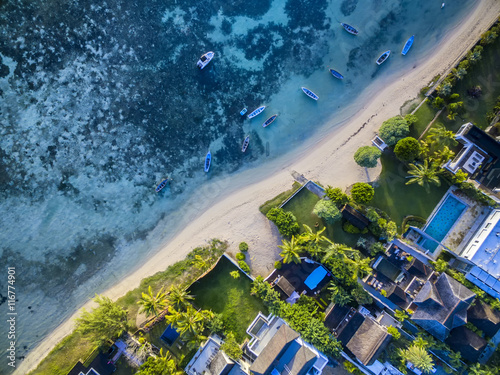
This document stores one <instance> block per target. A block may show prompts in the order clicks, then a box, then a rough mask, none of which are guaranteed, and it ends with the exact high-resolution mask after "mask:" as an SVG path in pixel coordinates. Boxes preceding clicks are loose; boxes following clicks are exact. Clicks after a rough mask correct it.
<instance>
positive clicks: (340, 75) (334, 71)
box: [328, 69, 344, 79]
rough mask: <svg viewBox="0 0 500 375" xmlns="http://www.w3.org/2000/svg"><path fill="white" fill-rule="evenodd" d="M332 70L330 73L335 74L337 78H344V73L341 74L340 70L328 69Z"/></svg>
mask: <svg viewBox="0 0 500 375" xmlns="http://www.w3.org/2000/svg"><path fill="white" fill-rule="evenodd" d="M328 70H329V71H330V73H332V74H333V76H334V77H335V78H338V79H344V76H343V75H342V74H340V73H339V72H337V71H336V70H333V69H328Z"/></svg>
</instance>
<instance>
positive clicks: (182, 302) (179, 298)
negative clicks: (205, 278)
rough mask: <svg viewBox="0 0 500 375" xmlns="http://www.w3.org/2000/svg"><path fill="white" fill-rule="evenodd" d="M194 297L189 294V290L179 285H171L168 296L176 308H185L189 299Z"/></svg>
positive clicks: (168, 299) (169, 301)
mask: <svg viewBox="0 0 500 375" xmlns="http://www.w3.org/2000/svg"><path fill="white" fill-rule="evenodd" d="M193 299H194V296H192V295H190V294H188V292H187V290H185V289H182V288H181V287H179V286H177V285H172V286H171V287H170V292H169V293H168V296H167V302H168V304H169V305H170V306H172V307H173V308H174V309H176V310H180V309H185V308H186V306H187V304H188V303H189V302H188V301H191V300H193Z"/></svg>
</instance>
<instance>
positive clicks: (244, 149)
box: [241, 135, 250, 152]
mask: <svg viewBox="0 0 500 375" xmlns="http://www.w3.org/2000/svg"><path fill="white" fill-rule="evenodd" d="M249 143H250V136H249V135H247V137H246V138H245V140H244V141H243V146H241V151H243V152H245V151H246V150H247V148H248V144H249Z"/></svg>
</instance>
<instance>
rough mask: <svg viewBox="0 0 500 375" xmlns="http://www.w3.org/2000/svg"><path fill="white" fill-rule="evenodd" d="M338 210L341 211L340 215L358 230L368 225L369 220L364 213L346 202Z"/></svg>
mask: <svg viewBox="0 0 500 375" xmlns="http://www.w3.org/2000/svg"><path fill="white" fill-rule="evenodd" d="M340 212H341V213H342V217H343V218H344V219H346V220H347V221H348V222H349V223H351V224H352V225H354V226H355V227H356V228H358V229H359V230H363V229H366V228H367V227H368V225H370V220H368V218H367V217H366V216H365V215H363V214H362V213H361V212H359V211H358V210H356V209H354V208H353V207H351V206H349V205H348V204H346V205H344V207H342V210H340Z"/></svg>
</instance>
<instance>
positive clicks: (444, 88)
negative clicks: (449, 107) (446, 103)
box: [436, 79, 453, 98]
mask: <svg viewBox="0 0 500 375" xmlns="http://www.w3.org/2000/svg"><path fill="white" fill-rule="evenodd" d="M452 88H453V83H452V81H451V80H449V79H445V80H444V81H443V82H442V83H441V84H440V85H439V86H438V87H437V89H436V90H437V93H438V94H439V96H441V97H444V98H445V97H447V96H449V95H450V94H451V90H452Z"/></svg>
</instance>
